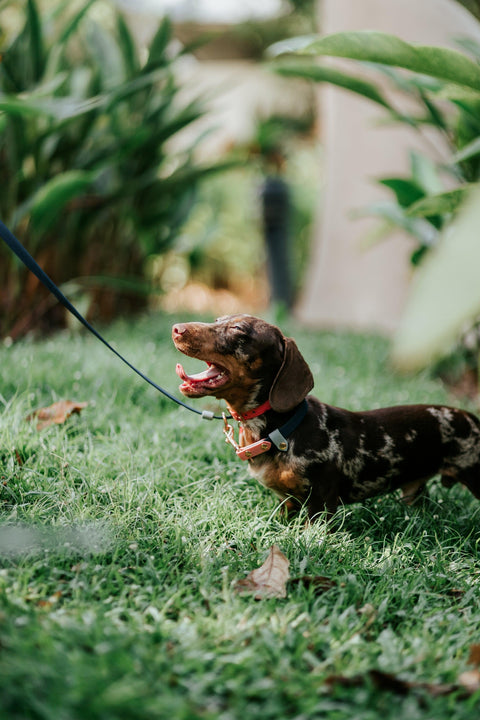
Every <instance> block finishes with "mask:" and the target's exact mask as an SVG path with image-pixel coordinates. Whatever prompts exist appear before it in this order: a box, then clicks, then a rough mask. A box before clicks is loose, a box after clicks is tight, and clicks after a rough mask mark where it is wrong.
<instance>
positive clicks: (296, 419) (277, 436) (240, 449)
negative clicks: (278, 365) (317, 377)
mask: <svg viewBox="0 0 480 720" xmlns="http://www.w3.org/2000/svg"><path fill="white" fill-rule="evenodd" d="M257 409H258V408H257ZM307 410H308V403H307V401H306V400H303V401H302V402H301V403H300V405H299V406H298V408H297V410H296V411H295V413H294V414H293V415H292V417H291V418H290V420H287V422H286V423H285V424H284V425H282V426H281V427H280V428H276V429H275V430H273V431H272V432H271V433H269V434H268V435H267V437H266V438H262V440H257V441H256V442H254V443H251V444H250V445H243V446H240V445H239V444H238V443H237V442H236V441H235V438H234V437H233V427H232V426H231V425H229V424H228V423H227V418H226V417H225V415H224V416H223V422H224V428H223V432H224V433H225V442H227V443H229V444H230V445H232V446H233V447H234V448H235V452H236V454H237V457H239V458H240V460H251V459H252V458H254V457H256V456H257V455H262V454H263V453H266V452H268V450H270V448H271V447H272V445H275V447H276V448H277V450H280V452H287V450H288V447H289V445H288V437H289V436H290V435H291V434H292V433H293V431H294V430H296V429H297V427H298V426H299V425H300V423H301V422H302V420H303V419H304V417H305V415H306V414H307Z"/></svg>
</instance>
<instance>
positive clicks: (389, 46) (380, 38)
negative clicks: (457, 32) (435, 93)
mask: <svg viewBox="0 0 480 720" xmlns="http://www.w3.org/2000/svg"><path fill="white" fill-rule="evenodd" d="M300 52H301V53H304V54H308V55H328V56H334V57H343V58H350V59H352V60H364V61H367V62H374V63H381V64H383V65H393V66H396V67H402V68H405V69H406V70H412V71H413V72H416V73H422V74H424V75H431V76H432V77H437V78H440V79H442V80H449V81H450V82H453V83H455V84H457V85H464V86H466V87H469V88H473V89H474V90H476V91H479V92H480V65H478V63H476V62H474V61H473V60H471V59H470V58H469V57H467V56H466V55H464V54H463V53H461V52H458V51H457V50H451V49H449V48H443V47H435V46H431V45H411V44H409V43H407V42H405V41H404V40H401V39H400V38H398V37H396V36H395V35H389V34H386V33H380V32H375V31H370V30H363V31H362V30H361V31H357V32H342V33H336V34H334V35H327V36H325V37H321V38H319V39H317V40H315V41H314V42H312V43H310V45H308V46H307V47H305V48H304V49H303V50H301V51H300Z"/></svg>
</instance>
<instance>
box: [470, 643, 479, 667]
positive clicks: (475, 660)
mask: <svg viewBox="0 0 480 720" xmlns="http://www.w3.org/2000/svg"><path fill="white" fill-rule="evenodd" d="M468 664H469V665H478V666H479V667H480V644H478V643H477V644H475V645H471V646H470V654H469V656H468Z"/></svg>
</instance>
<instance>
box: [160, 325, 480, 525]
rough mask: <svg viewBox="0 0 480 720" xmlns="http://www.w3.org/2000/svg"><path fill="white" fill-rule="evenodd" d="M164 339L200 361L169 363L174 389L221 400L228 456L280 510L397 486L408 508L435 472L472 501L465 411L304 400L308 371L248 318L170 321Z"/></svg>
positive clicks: (473, 450) (473, 430)
mask: <svg viewBox="0 0 480 720" xmlns="http://www.w3.org/2000/svg"><path fill="white" fill-rule="evenodd" d="M172 337H173V341H174V343H175V346H176V347H177V349H178V350H180V351H181V352H182V353H184V354H185V355H188V356H189V357H192V358H197V359H198V360H203V361H205V362H206V363H207V366H208V367H207V369H206V370H205V371H204V372H201V373H198V374H196V375H187V373H186V372H185V371H184V369H183V367H182V366H181V365H180V364H179V365H177V374H178V375H179V376H180V378H181V379H182V381H183V382H182V384H181V385H180V390H181V392H182V393H183V394H184V395H186V396H188V397H192V398H194V397H203V396H205V395H213V396H215V397H217V398H223V399H224V400H225V401H226V403H227V406H228V409H229V411H230V413H231V414H232V416H233V417H234V418H235V419H236V420H238V421H239V422H240V444H239V445H237V446H236V447H237V454H238V455H239V457H241V458H242V459H247V460H248V463H249V467H250V471H251V473H252V474H253V475H254V476H255V477H256V478H258V480H259V481H260V482H261V483H262V484H263V485H265V486H266V487H268V488H270V489H271V490H273V491H274V492H275V493H276V494H277V495H278V496H279V497H280V498H281V499H282V500H284V501H285V504H286V507H287V509H288V510H295V509H297V508H299V507H301V506H302V505H304V504H305V505H306V507H307V510H308V515H309V518H310V519H313V518H315V517H316V516H317V515H318V514H319V513H322V512H324V511H327V513H328V514H331V513H334V512H335V510H336V509H337V507H338V505H339V504H340V503H352V502H361V501H363V500H365V499H366V498H369V497H372V496H375V495H380V494H382V493H386V492H389V491H391V490H395V489H398V488H400V489H401V491H402V496H403V499H404V500H405V502H407V503H409V504H410V503H412V502H414V501H415V500H416V499H417V498H418V497H419V496H420V495H422V494H423V493H424V492H425V483H426V482H427V480H428V479H429V478H431V477H433V476H434V475H436V474H440V475H441V478H442V482H443V484H444V485H445V486H446V487H450V486H452V485H454V484H455V483H456V482H461V483H463V484H464V485H465V486H466V487H467V488H468V489H469V490H470V491H471V492H472V493H473V495H475V497H476V498H479V499H480V422H479V420H478V419H477V418H476V417H475V416H474V415H472V414H471V413H468V412H466V411H464V410H457V409H455V408H452V407H447V406H444V405H403V406H398V407H390V408H383V409H379V410H370V411H367V412H350V411H349V410H343V409H341V408H337V407H332V406H330V405H326V404H325V403H322V402H320V401H319V400H317V399H316V398H315V397H312V396H309V397H307V395H308V393H309V392H310V390H311V389H312V388H313V377H312V374H311V372H310V369H309V367H308V365H307V363H306V362H305V360H304V358H303V357H302V355H301V354H300V351H299V350H298V348H297V345H296V344H295V342H294V340H292V339H291V338H287V337H284V335H283V334H282V333H281V331H280V330H279V329H278V328H276V327H275V326H273V325H270V324H269V323H267V322H264V321H263V320H260V319H258V318H254V317H251V316H248V315H235V316H231V317H223V318H220V319H218V320H217V321H216V322H214V323H200V322H192V323H185V324H183V323H179V324H176V325H174V326H173V329H172ZM305 398H306V400H305ZM232 432H233V431H232ZM230 441H231V442H232V443H233V444H235V442H234V440H233V438H232V437H231V436H230Z"/></svg>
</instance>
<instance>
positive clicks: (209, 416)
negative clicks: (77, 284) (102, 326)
mask: <svg viewBox="0 0 480 720" xmlns="http://www.w3.org/2000/svg"><path fill="white" fill-rule="evenodd" d="M0 237H1V238H2V240H3V241H4V242H5V243H6V244H7V245H8V247H9V248H10V250H11V251H12V252H13V253H15V255H16V256H17V257H18V258H19V260H21V262H22V263H23V264H24V265H25V266H26V267H27V268H28V269H29V270H30V272H32V273H33V274H34V275H35V276H36V277H37V278H38V279H39V280H40V282H41V283H43V285H45V287H46V288H47V290H49V291H50V292H51V293H52V295H54V296H55V297H56V298H57V300H58V301H59V302H60V303H61V304H62V305H63V307H64V308H66V309H67V310H68V311H69V312H70V313H72V315H73V316H74V317H76V318H77V320H79V321H80V322H81V323H82V325H83V326H84V327H86V328H87V330H89V331H90V332H91V333H92V334H93V335H95V337H96V338H97V339H98V340H100V342H102V343H103V344H104V345H105V346H106V347H107V348H108V349H109V350H111V351H112V352H113V353H114V354H115V355H116V356H117V357H118V358H120V360H121V361H122V362H124V363H125V365H128V367H129V368H130V369H131V370H133V372H135V373H137V375H139V376H140V377H141V378H142V380H145V382H147V383H148V384H149V385H151V386H152V387H154V388H155V390H158V392H160V393H162V395H165V397H167V398H169V400H172V401H173V402H174V403H176V404H177V405H181V407H184V408H186V409H187V410H190V412H193V413H196V415H201V417H202V418H203V419H204V420H223V416H222V415H214V414H213V412H211V411H210V410H197V408H194V407H191V406H190V405H187V403H185V402H183V400H179V399H178V398H176V397H175V396H174V395H172V394H171V393H169V392H168V390H165V388H162V387H161V386H160V385H157V383H156V382H154V381H153V380H151V379H150V378H149V377H148V376H147V375H145V374H144V373H142V372H141V371H140V370H138V369H137V368H136V367H135V365H132V363H131V362H129V361H128V360H127V359H126V358H125V357H124V356H123V355H122V354H121V353H119V352H118V350H115V348H114V347H113V346H112V345H110V343H109V342H107V340H105V338H104V337H103V336H102V335H100V333H99V332H98V331H97V330H95V328H94V327H93V325H90V323H89V322H88V320H86V319H85V318H84V317H83V315H82V314H81V313H79V311H78V310H77V308H76V307H75V306H74V305H72V303H71V302H70V300H68V298H66V297H65V295H64V294H63V293H62V291H61V290H59V288H58V287H57V286H56V285H55V283H54V282H53V280H52V279H51V278H50V277H49V276H48V275H47V273H46V272H45V271H44V270H42V268H41V267H40V265H38V263H37V262H36V261H35V260H34V259H33V257H32V256H31V255H30V253H29V252H28V250H26V249H25V248H24V246H23V245H22V243H21V242H20V241H19V240H17V238H16V237H15V235H14V234H13V233H12V232H10V230H9V229H8V228H7V227H6V226H5V225H4V224H3V223H2V221H1V220H0Z"/></svg>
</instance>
